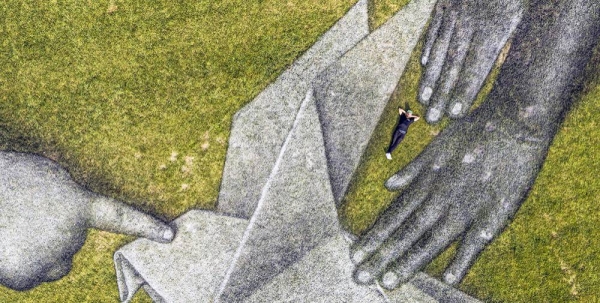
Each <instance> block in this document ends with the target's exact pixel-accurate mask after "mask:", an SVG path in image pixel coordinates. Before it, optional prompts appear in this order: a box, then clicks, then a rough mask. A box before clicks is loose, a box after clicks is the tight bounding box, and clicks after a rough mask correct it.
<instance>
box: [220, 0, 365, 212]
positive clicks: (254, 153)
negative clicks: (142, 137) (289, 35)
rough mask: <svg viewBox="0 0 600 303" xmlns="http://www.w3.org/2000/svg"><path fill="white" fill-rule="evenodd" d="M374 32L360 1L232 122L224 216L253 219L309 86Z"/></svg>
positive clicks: (222, 196)
mask: <svg viewBox="0 0 600 303" xmlns="http://www.w3.org/2000/svg"><path fill="white" fill-rule="evenodd" d="M368 33H369V25H368V10H367V0H360V1H358V3H356V4H355V5H354V6H353V7H352V8H351V9H350V10H349V11H348V12H347V13H346V15H344V16H343V17H342V18H341V19H340V20H339V21H338V22H337V23H336V24H335V25H333V26H332V27H331V29H329V30H328V31H327V32H326V33H325V34H323V35H322V36H321V37H320V38H319V40H318V41H317V42H316V43H315V44H314V45H313V46H312V47H311V48H310V49H308V50H307V51H306V52H305V53H304V54H302V56H301V57H300V58H299V59H298V60H296V61H295V62H294V63H293V64H292V65H291V66H290V67H289V68H287V69H286V70H285V71H284V72H283V73H282V74H281V75H280V76H279V77H278V78H277V79H276V80H275V81H274V82H273V83H271V84H269V85H268V86H267V87H266V88H265V89H264V90H263V91H262V92H261V93H260V94H258V96H256V98H254V100H253V101H252V102H251V103H249V104H248V105H246V106H245V107H244V108H242V109H241V110H240V111H239V112H237V113H236V114H235V116H234V118H233V124H232V127H231V135H230V137H229V147H228V149H227V156H226V161H225V167H224V169H223V179H222V181H221V188H220V191H219V200H218V203H217V209H218V211H219V212H222V213H226V214H229V215H233V216H236V217H240V218H250V217H251V216H252V214H253V213H254V209H255V208H256V205H257V203H258V199H259V197H260V194H261V191H262V188H263V187H264V185H265V184H266V182H267V179H268V177H269V175H270V174H271V171H272V170H273V166H274V165H275V161H276V160H277V157H278V155H279V152H280V150H281V147H282V146H283V142H284V140H285V138H286V137H287V136H288V134H289V132H290V129H291V128H292V124H293V123H294V119H295V117H296V114H297V113H298V110H299V108H300V104H301V103H302V100H303V99H304V96H305V95H306V91H307V90H308V89H309V87H310V82H311V81H312V80H313V79H314V77H315V76H316V75H317V74H318V73H319V72H320V71H322V70H323V69H324V68H325V67H327V66H328V65H330V64H331V63H333V62H335V60H337V59H339V57H340V56H341V55H343V54H344V53H345V52H347V51H348V50H349V49H350V48H352V47H353V46H354V45H355V44H356V43H358V42H359V41H360V40H361V39H363V38H364V37H365V36H366V35H367V34H368Z"/></svg>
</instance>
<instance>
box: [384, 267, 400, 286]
mask: <svg viewBox="0 0 600 303" xmlns="http://www.w3.org/2000/svg"><path fill="white" fill-rule="evenodd" d="M381 283H382V284H383V287H385V288H387V289H394V288H396V286H398V275H397V274H396V273H394V272H392V271H388V272H386V273H385V275H383V279H382V281H381Z"/></svg>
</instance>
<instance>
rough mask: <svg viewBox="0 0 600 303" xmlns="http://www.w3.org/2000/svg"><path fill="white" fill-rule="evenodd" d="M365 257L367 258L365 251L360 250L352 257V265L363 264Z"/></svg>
mask: <svg viewBox="0 0 600 303" xmlns="http://www.w3.org/2000/svg"><path fill="white" fill-rule="evenodd" d="M365 256H366V253H365V251H364V250H362V249H359V250H358V251H356V252H355V253H354V254H353V255H352V263H354V265H358V264H360V262H362V261H363V260H364V259H365Z"/></svg>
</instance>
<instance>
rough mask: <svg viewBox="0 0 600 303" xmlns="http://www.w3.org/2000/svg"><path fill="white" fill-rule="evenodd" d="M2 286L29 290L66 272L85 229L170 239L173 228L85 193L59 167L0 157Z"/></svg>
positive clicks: (39, 159) (34, 160)
mask: <svg viewBox="0 0 600 303" xmlns="http://www.w3.org/2000/svg"><path fill="white" fill-rule="evenodd" d="M0 170H1V171H2V175H0V210H1V211H2V223H1V225H2V226H1V228H0V238H1V239H2V247H0V260H2V262H0V283H1V284H3V285H6V286H8V287H10V288H13V289H16V290H27V289H30V288H32V287H35V286H37V285H39V284H40V283H42V282H50V281H54V280H58V279H60V278H62V277H63V276H65V275H66V274H68V273H69V271H70V270H71V262H72V258H73V255H74V254H75V253H76V252H77V251H78V250H79V249H80V248H81V246H82V245H83V242H84V241H85V238H86V231H87V229H88V228H99V229H103V230H107V231H112V232H118V233H125V234H130V235H135V236H141V237H146V238H148V239H152V240H154V241H158V242H169V241H171V240H172V239H173V236H174V231H173V229H172V228H171V227H169V226H168V225H166V224H165V223H163V222H161V221H159V220H158V219H156V218H154V217H152V216H150V215H148V214H145V213H143V212H140V211H139V210H136V209H134V208H132V207H131V206H127V205H125V204H123V203H121V202H119V201H116V200H113V199H110V198H108V197H104V196H101V195H98V194H95V193H92V192H89V191H87V190H86V189H84V188H82V187H81V186H79V185H78V184H76V183H75V182H73V181H72V180H71V178H70V176H69V174H68V173H67V172H66V171H65V170H64V169H63V168H61V167H60V166H59V165H58V164H57V163H55V162H53V161H50V160H49V159H46V158H43V157H40V156H34V155H29V154H20V153H12V152H4V151H2V152H0Z"/></svg>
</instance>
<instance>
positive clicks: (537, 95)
mask: <svg viewBox="0 0 600 303" xmlns="http://www.w3.org/2000/svg"><path fill="white" fill-rule="evenodd" d="M368 7H369V3H368V2H367V1H366V0H361V1H359V2H357V3H356V4H354V6H352V8H350V10H348V11H347V12H346V14H345V15H344V16H343V17H342V18H341V19H339V20H338V21H337V22H336V23H335V24H334V25H333V26H332V27H331V28H330V29H329V30H328V31H327V32H325V33H324V34H323V35H322V36H321V37H320V38H319V39H318V40H317V42H316V43H315V44H314V45H312V46H311V47H310V48H309V49H308V50H306V51H305V52H304V53H303V54H302V55H301V56H300V57H299V58H298V59H297V60H296V61H295V62H294V63H293V64H292V65H291V66H289V67H288V68H287V69H286V70H285V71H284V72H283V73H282V74H281V75H280V76H279V77H278V78H277V79H276V80H275V81H274V82H273V83H271V84H270V85H268V86H267V87H266V88H265V89H264V90H263V91H262V92H261V93H260V94H258V95H257V96H256V97H255V98H254V100H252V101H251V102H250V103H249V104H247V105H246V106H245V107H243V108H242V109H241V110H239V111H238V112H237V113H236V114H235V116H234V117H233V124H232V129H231V135H230V138H229V145H228V150H227V155H226V159H225V166H224V170H223V177H222V182H221V187H220V191H219V198H218V201H217V208H216V210H214V211H209V210H199V209H196V210H189V211H188V212H186V213H184V214H181V216H179V217H178V218H177V219H175V220H174V221H172V222H171V223H167V222H163V221H161V220H159V219H157V218H155V217H153V216H151V215H149V214H146V213H144V212H142V211H140V210H137V209H136V208H134V207H131V206H128V205H126V204H124V203H122V202H119V201H116V200H113V199H110V198H107V197H104V196H102V195H99V194H96V193H92V192H90V191H88V190H87V189H85V188H83V187H82V186H80V185H78V184H77V183H75V182H74V181H73V180H72V179H71V177H70V176H69V174H68V173H67V172H66V171H65V170H64V169H63V168H61V167H60V166H59V165H58V164H57V163H55V162H53V161H51V160H49V159H46V158H44V157H41V156H36V155H32V154H25V153H17V152H12V151H2V152H0V168H1V169H2V171H3V174H2V175H1V176H0V190H1V191H0V210H1V213H0V218H1V219H2V220H1V222H0V225H1V227H0V236H1V238H2V241H3V244H2V247H1V250H0V257H1V258H2V259H1V260H0V283H2V284H3V285H4V286H6V287H9V288H12V289H14V290H18V291H26V290H28V289H31V288H34V287H36V286H37V285H39V284H40V283H43V282H50V283H52V281H55V280H58V279H61V278H62V277H63V276H65V275H67V274H68V273H69V271H70V270H71V262H72V261H71V259H72V258H73V255H74V254H75V253H77V251H78V250H79V249H80V248H81V246H82V245H83V243H84V241H85V237H86V230H87V228H99V229H103V230H107V231H112V232H117V233H124V234H129V235H134V236H138V237H143V238H145V239H143V238H140V239H137V240H135V241H133V242H131V243H129V244H126V245H124V246H123V247H121V248H120V249H118V250H117V251H116V252H115V254H114V264H115V271H116V280H115V284H117V285H118V291H119V298H120V300H121V301H123V302H129V301H131V300H132V299H133V297H134V296H135V294H136V292H137V291H138V290H139V289H140V288H143V289H144V290H145V291H146V293H147V294H148V295H149V296H150V297H151V298H152V300H154V301H155V302H470V301H472V302H476V301H478V300H477V299H475V298H473V297H471V296H469V295H468V294H465V293H463V292H461V291H459V290H458V289H456V288H454V287H455V286H457V285H458V284H459V283H460V282H461V280H462V279H463V278H464V276H465V275H466V274H467V272H468V270H469V269H470V267H471V266H472V264H473V263H474V262H475V260H476V258H477V257H478V256H479V255H480V253H481V252H482V251H483V250H484V249H485V248H486V246H487V245H488V244H489V243H490V242H492V241H493V240H494V239H495V238H496V237H497V236H498V235H499V234H500V233H501V232H502V230H503V229H504V228H505V227H506V225H507V224H508V222H509V221H510V220H511V219H512V218H513V217H514V216H515V214H516V212H517V210H518V209H519V207H520V205H521V203H522V202H523V201H524V199H525V198H526V196H527V194H528V192H529V191H530V189H531V187H532V185H533V183H534V181H535V179H536V177H537V175H538V173H539V171H540V169H541V167H542V165H543V163H544V160H545V159H546V156H547V153H548V149H549V147H550V144H551V142H552V140H553V139H554V137H555V135H556V134H557V132H558V131H559V129H560V126H561V124H562V121H563V119H564V117H565V113H566V112H567V111H568V110H569V109H570V108H571V106H572V104H573V101H574V100H575V99H576V97H577V95H578V93H579V91H580V90H581V86H582V83H583V81H584V76H585V74H584V71H585V67H586V64H587V63H588V61H589V60H590V58H591V57H592V53H593V49H594V47H595V46H596V44H597V42H598V37H599V31H600V4H598V3H593V2H591V1H583V0H581V1H569V2H567V1H530V2H525V1H519V0H495V1H487V2H486V3H485V4H484V5H482V4H481V3H479V2H478V1H453V0H447V1H443V0H439V1H437V3H436V1H434V0H412V1H411V2H410V3H409V4H407V5H406V6H405V7H403V8H402V9H401V10H400V11H398V12H397V13H396V14H395V15H394V16H393V17H391V18H390V19H389V20H388V21H386V22H385V23H384V24H383V25H382V26H381V27H379V28H378V29H376V30H374V31H371V30H370V29H369V22H368ZM430 18H431V20H429V19H430ZM428 21H429V24H428V23H427V22H428ZM427 24H428V25H427ZM422 35H424V36H425V43H424V48H423V51H422V54H421V60H420V61H421V64H422V65H423V67H424V69H423V75H422V77H421V81H420V86H419V89H418V99H419V101H420V102H421V103H422V104H423V105H424V107H425V109H426V112H425V118H426V120H427V121H428V122H429V123H437V122H438V121H440V119H441V118H442V117H443V116H444V115H446V114H447V115H448V116H449V117H451V118H452V120H453V121H451V122H450V123H449V125H448V126H447V127H446V128H445V129H444V130H443V131H442V132H441V133H440V134H439V135H437V136H436V138H435V139H434V140H433V141H432V142H431V143H430V144H429V145H428V146H427V147H426V148H425V149H424V150H423V151H422V152H421V154H420V155H419V156H417V157H416V158H415V159H414V160H412V161H411V162H410V163H409V164H408V165H407V166H406V167H404V168H402V169H401V170H399V171H398V172H397V173H396V174H394V175H393V176H391V177H390V178H389V179H387V181H386V180H382V182H381V184H382V186H383V183H384V181H385V186H386V187H387V188H388V189H390V190H393V191H395V190H402V192H401V193H400V195H399V196H398V197H396V198H395V200H394V201H393V202H392V204H391V205H390V206H389V208H387V209H386V210H385V211H384V212H383V213H382V214H381V216H380V217H379V219H378V220H377V221H376V222H375V224H374V225H373V226H372V227H371V228H370V229H369V230H368V231H367V232H366V233H364V234H363V235H361V236H360V237H357V236H354V235H352V234H350V233H349V232H348V231H345V230H344V228H343V227H342V226H341V225H340V223H339V222H338V212H337V208H338V207H340V205H341V203H342V201H343V198H344V195H345V194H346V193H347V191H348V188H349V186H350V182H351V181H352V177H353V175H354V173H355V171H356V170H357V168H358V166H359V164H360V161H361V158H362V157H363V154H364V152H365V150H366V148H367V145H368V143H369V141H370V139H371V137H372V135H373V132H374V130H375V128H376V126H377V123H378V121H379V120H380V117H381V115H382V113H383V110H384V108H385V107H386V105H387V103H388V102H389V100H390V99H391V97H392V94H393V93H394V91H395V90H396V86H397V84H398V81H399V79H400V77H401V76H402V74H403V72H404V70H405V67H406V65H407V63H408V61H409V58H410V56H411V53H412V52H413V50H414V49H415V47H416V45H417V42H418V40H419V39H420V37H421V36H422ZM509 39H512V42H511V43H512V45H511V48H510V50H509V52H508V55H507V57H506V59H505V61H504V63H503V65H502V67H501V68H500V71H499V74H498V77H497V80H496V82H495V83H494V86H493V88H492V90H491V92H490V93H489V94H488V95H487V97H486V98H485V100H484V101H483V103H482V104H481V106H479V107H477V108H476V109H475V110H473V111H469V108H471V106H472V104H473V102H474V100H475V98H476V96H477V94H478V92H479V91H480V90H481V88H482V85H483V83H484V80H485V79H486V78H487V77H488V75H489V73H490V71H491V70H492V68H493V65H494V63H495V62H496V59H497V57H498V55H499V54H500V52H501V50H502V49H503V48H504V46H505V45H506V43H507V41H508V40H509ZM24 226H28V227H30V228H23V227H24ZM457 240H458V242H459V244H458V250H457V253H456V256H454V258H453V259H452V260H451V261H450V264H449V265H448V267H447V268H446V269H445V272H444V273H443V274H442V278H441V281H440V280H437V279H434V278H432V277H430V276H428V275H426V274H424V273H422V272H420V271H421V270H422V269H423V268H424V267H425V266H426V265H428V264H429V263H430V262H431V261H432V260H433V259H434V258H435V257H437V256H438V255H439V254H440V253H441V252H442V251H444V250H445V249H446V248H447V247H448V246H449V245H450V244H452V243H453V242H455V241H457ZM82 287H85V286H82Z"/></svg>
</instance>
